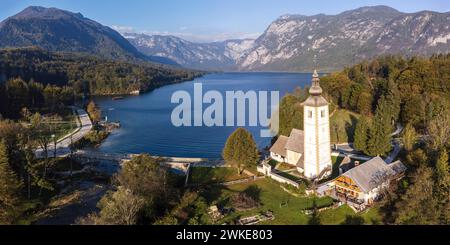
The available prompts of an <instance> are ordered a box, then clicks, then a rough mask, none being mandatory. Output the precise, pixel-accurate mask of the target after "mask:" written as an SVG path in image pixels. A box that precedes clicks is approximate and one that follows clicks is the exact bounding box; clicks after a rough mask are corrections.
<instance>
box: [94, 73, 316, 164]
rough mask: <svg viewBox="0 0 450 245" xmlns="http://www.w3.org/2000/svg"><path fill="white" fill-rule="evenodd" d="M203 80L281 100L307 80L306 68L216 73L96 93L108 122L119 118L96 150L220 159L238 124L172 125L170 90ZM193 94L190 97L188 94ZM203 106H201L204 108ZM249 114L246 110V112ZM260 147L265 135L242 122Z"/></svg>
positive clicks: (267, 140)
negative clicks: (120, 94) (138, 91)
mask: <svg viewBox="0 0 450 245" xmlns="http://www.w3.org/2000/svg"><path fill="white" fill-rule="evenodd" d="M198 82H201V83H202V84H203V93H206V92H207V91H208V90H217V91H219V92H221V94H222V95H223V97H225V91H230V90H233V91H236V90H242V91H244V92H246V91H249V90H255V91H279V93H280V99H281V98H282V96H283V95H284V94H286V93H287V92H293V91H294V89H295V88H296V87H304V86H305V85H309V83H310V82H311V74H306V73H221V74H210V75H206V76H204V77H201V78H197V79H195V80H194V81H189V82H184V83H179V84H173V85H168V86H164V87H162V88H159V89H155V90H153V91H151V92H149V93H145V94H143V95H141V96H130V97H126V98H125V99H123V100H112V99H111V98H108V97H103V98H97V99H96V102H97V103H98V104H99V105H100V107H101V108H102V111H103V115H106V116H108V120H109V121H119V122H120V123H121V128H120V129H118V130H116V131H114V133H112V134H111V135H110V137H108V139H107V140H106V141H105V142H104V143H103V144H102V145H101V146H100V148H99V151H102V152H117V153H149V154H152V155H158V156H173V157H204V158H219V157H220V155H221V152H222V148H223V146H224V144H225V141H226V139H227V138H228V136H229V135H230V134H231V133H232V132H233V131H234V130H235V129H236V128H237V127H206V126H202V127H175V126H173V125H172V123H171V114H172V110H173V109H174V108H175V107H176V106H177V105H178V104H172V103H171V97H172V94H173V93H174V92H175V91H178V90H185V91H187V92H189V93H190V94H191V95H192V94H193V91H194V83H198ZM192 98H193V96H192ZM207 106H208V105H204V106H203V107H204V108H203V109H205V108H206V107H207ZM247 113H248V111H247ZM245 128H247V129H248V130H249V131H250V132H251V133H252V134H253V137H254V139H255V141H256V142H257V144H258V146H259V147H260V148H264V147H265V146H267V145H269V144H270V138H261V137H260V129H261V127H260V126H256V127H250V126H246V127H245Z"/></svg>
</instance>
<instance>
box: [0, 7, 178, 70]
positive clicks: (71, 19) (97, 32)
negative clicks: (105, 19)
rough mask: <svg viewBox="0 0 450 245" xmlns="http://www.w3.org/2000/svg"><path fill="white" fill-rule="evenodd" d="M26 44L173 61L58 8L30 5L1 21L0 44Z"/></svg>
mask: <svg viewBox="0 0 450 245" xmlns="http://www.w3.org/2000/svg"><path fill="white" fill-rule="evenodd" d="M28 46H37V47H39V48H42V49H45V50H48V51H65V52H81V53H88V54H91V55H95V56H99V57H102V58H109V59H115V60H127V61H130V60H146V61H154V62H158V63H165V64H176V63H175V62H173V61H171V60H169V59H167V58H165V57H157V56H151V55H144V54H142V53H141V52H139V51H138V50H137V49H136V48H135V47H134V46H133V45H131V44H130V43H129V42H128V41H127V40H126V39H125V38H123V37H122V36H121V35H120V34H119V33H118V32H116V31H115V30H113V29H111V28H109V27H107V26H104V25H101V24H99V23H97V22H95V21H93V20H90V19H88V18H85V17H84V16H83V15H82V14H80V13H72V12H69V11H65V10H60V9H57V8H44V7H37V6H31V7H28V8H26V9H24V10H23V11H21V12H20V13H18V14H16V15H14V16H11V17H9V18H7V19H5V20H4V21H2V22H0V47H3V48H5V47H28Z"/></svg>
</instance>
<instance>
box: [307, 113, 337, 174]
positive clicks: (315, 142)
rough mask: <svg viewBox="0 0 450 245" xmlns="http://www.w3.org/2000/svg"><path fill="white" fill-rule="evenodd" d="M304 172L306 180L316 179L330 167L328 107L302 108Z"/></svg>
mask: <svg viewBox="0 0 450 245" xmlns="http://www.w3.org/2000/svg"><path fill="white" fill-rule="evenodd" d="M303 122H304V125H303V126H304V137H305V139H304V147H305V149H304V154H305V156H304V170H305V176H306V177H308V178H315V177H317V175H318V174H320V172H322V170H324V169H325V168H327V167H331V142H330V117H329V110H328V105H326V106H321V107H311V106H304V113H303Z"/></svg>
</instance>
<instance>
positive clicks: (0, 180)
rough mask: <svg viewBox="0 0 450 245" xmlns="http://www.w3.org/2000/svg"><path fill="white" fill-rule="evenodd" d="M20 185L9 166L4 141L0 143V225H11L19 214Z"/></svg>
mask: <svg viewBox="0 0 450 245" xmlns="http://www.w3.org/2000/svg"><path fill="white" fill-rule="evenodd" d="M21 189H22V183H21V182H20V181H19V180H18V178H17V176H16V174H15V173H14V171H13V170H12V169H11V167H10V165H9V160H8V155H7V151H6V146H5V143H4V141H1V142H0V224H13V223H14V222H15V221H16V220H17V218H18V217H19V216H20V215H21V214H20V203H21V198H20V195H21Z"/></svg>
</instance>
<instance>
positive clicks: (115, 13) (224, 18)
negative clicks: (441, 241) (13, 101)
mask: <svg viewBox="0 0 450 245" xmlns="http://www.w3.org/2000/svg"><path fill="white" fill-rule="evenodd" d="M30 5H38V6H44V7H57V8H61V9H66V10H70V11H72V12H80V13H82V14H83V15H84V16H86V17H88V18H90V19H93V20H96V21H98V22H100V23H102V24H104V25H108V26H111V27H112V26H115V27H117V28H119V29H121V30H132V31H135V32H146V33H149V34H174V35H177V36H181V37H184V38H186V39H189V40H193V41H201V42H205V41H216V40H224V39H230V38H246V37H249V38H253V37H257V36H258V35H259V34H260V33H262V32H264V30H265V29H266V28H267V26H268V25H269V24H270V23H271V22H272V21H273V20H275V19H276V18H278V17H279V16H281V15H283V14H303V15H314V14H319V13H325V14H337V13H340V12H342V11H345V10H349V9H354V8H358V7H362V6H373V5H388V6H391V7H393V8H396V9H398V10H400V11H403V12H416V11H420V10H433V11H438V12H448V11H450V1H449V0H395V1H392V0H391V1H386V0H359V1H357V0H339V1H337V0H309V1H306V0H146V1H145V0H107V1H106V0H76V1H75V0H35V1H32V0H1V3H0V6H1V7H0V19H1V20H3V19H5V18H7V17H8V16H11V15H13V14H15V13H17V12H19V11H21V10H22V9H24V8H25V7H27V6H30Z"/></svg>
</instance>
